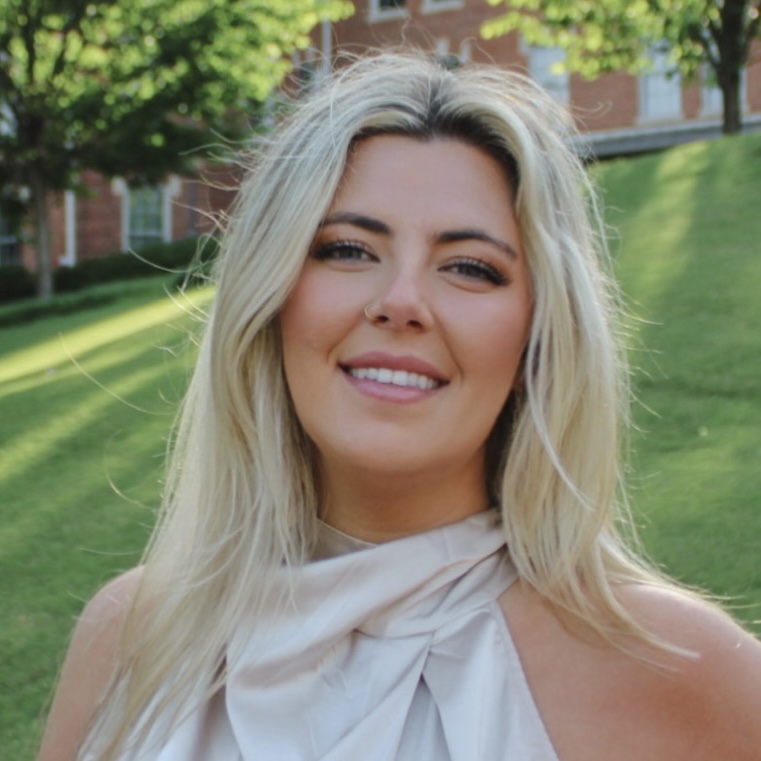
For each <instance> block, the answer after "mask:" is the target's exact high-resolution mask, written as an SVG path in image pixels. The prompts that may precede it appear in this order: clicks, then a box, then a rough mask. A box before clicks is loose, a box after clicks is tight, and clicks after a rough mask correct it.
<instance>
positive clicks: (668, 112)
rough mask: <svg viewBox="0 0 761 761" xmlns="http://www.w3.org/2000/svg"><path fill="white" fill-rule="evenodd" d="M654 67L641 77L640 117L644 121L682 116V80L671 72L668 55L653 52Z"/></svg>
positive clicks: (668, 119) (666, 119)
mask: <svg viewBox="0 0 761 761" xmlns="http://www.w3.org/2000/svg"><path fill="white" fill-rule="evenodd" d="M650 58H651V60H652V62H653V63H652V67H651V68H650V69H649V70H648V71H646V72H645V73H644V74H642V75H641V76H640V78H639V118H640V121H642V122H659V121H674V120H676V119H681V118H682V80H681V77H680V76H679V75H678V74H672V73H671V66H670V65H669V61H668V55H667V53H665V52H661V51H654V52H651V54H650Z"/></svg>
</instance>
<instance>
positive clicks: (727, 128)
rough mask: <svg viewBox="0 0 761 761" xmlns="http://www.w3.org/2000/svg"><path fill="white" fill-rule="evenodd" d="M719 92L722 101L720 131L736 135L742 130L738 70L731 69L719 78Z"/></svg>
mask: <svg viewBox="0 0 761 761" xmlns="http://www.w3.org/2000/svg"><path fill="white" fill-rule="evenodd" d="M720 84H721V94H722V98H723V101H724V121H723V124H722V127H721V131H722V132H723V133H724V134H725V135H736V134H737V133H738V132H741V131H742V113H741V110H740V72H739V71H731V72H728V73H727V74H726V75H725V76H724V77H722V78H721V82H720Z"/></svg>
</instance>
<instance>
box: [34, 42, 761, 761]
mask: <svg viewBox="0 0 761 761" xmlns="http://www.w3.org/2000/svg"><path fill="white" fill-rule="evenodd" d="M572 134H573V132H572V129H571V126H570V124H569V121H568V119H567V116H566V115H565V113H564V112H563V111H562V109H561V108H560V107H558V106H556V105H555V104H554V103H553V101H552V100H551V99H550V98H548V97H547V96H545V95H544V94H543V93H542V92H541V91H540V90H539V89H538V88H536V87H535V86H533V85H531V84H530V83H529V82H528V81H525V80H524V79H522V78H520V77H518V76H516V75H514V74H508V73H505V72H500V71H497V70H493V69H469V68H463V69H458V70H455V71H447V70H445V69H443V68H440V67H438V66H437V65H436V64H434V63H431V62H428V61H425V60H423V59H421V58H420V57H417V56H405V55H397V54H386V55H382V56H379V57H375V58H371V59H367V60H362V61H359V62H357V63H356V64H354V65H353V66H351V67H349V68H348V69H346V70H344V71H342V72H341V73H340V74H339V75H338V76H337V78H336V80H335V82H334V83H333V84H332V86H330V87H328V88H326V89H324V90H323V91H322V92H320V93H319V94H318V95H316V96H315V97H313V98H312V99H311V100H310V101H309V102H307V103H305V104H303V105H302V106H301V107H300V108H299V109H298V111H297V112H296V113H295V114H294V115H293V116H292V117H291V118H290V120H289V121H288V122H287V123H286V124H285V125H284V126H283V127H282V128H281V129H280V131H279V132H278V134H277V136H276V138H275V139H274V140H273V142H272V145H271V146H270V147H269V149H268V150H267V151H266V152H264V153H263V155H262V156H261V157H259V159H258V161H257V163H256V167H255V169H254V170H253V172H252V173H251V175H250V177H249V178H248V180H247V181H246V182H245V184H244V187H243V189H242V191H241V195H240V199H239V202H238V205H237V209H236V210H235V214H234V217H233V220H232V223H231V225H230V228H229V230H228V231H227V234H226V238H225V242H224V245H223V254H222V259H221V264H220V269H219V273H218V274H219V277H218V294H217V298H216V303H215V306H214V308H213V311H212V315H211V318H210V322H209V325H208V328H207V331H206V335H205V338H204V340H203V343H202V346H201V350H200V356H199V360H198V365H197V368H196V372H195V374H194V377H193V380H192V383H191V387H190V390H189V392H188V396H187V399H186V402H185V405H184V410H183V413H182V416H181V419H180V424H179V429H178V436H177V442H176V446H175V453H174V460H173V467H172V470H171V474H170V475H171V477H170V480H169V483H168V489H167V497H166V504H165V509H164V512H163V515H162V519H161V521H160V522H159V526H158V528H157V530H156V533H155V535H154V538H153V540H152V543H151V546H150V547H149V550H148V553H147V556H146V561H145V564H144V565H143V566H142V567H140V568H138V569H135V570H133V571H130V572H128V573H127V574H126V575H124V576H122V577H120V578H119V579H117V580H116V581H114V582H112V583H111V584H110V585H108V586H107V587H106V588H105V589H104V590H102V591H101V592H100V593H99V594H98V595H96V597H95V598H94V599H93V600H92V601H91V603H90V604H89V605H88V607H87V609H86V610H85V612H84V614H83V616H82V618H81V620H80V622H79V625H78V627H77V629H76V631H75V634H74V637H73V641H72V644H71V648H70V652H69V655H68V657H67V661H66V664H65V666H64V669H63V674H62V677H61V682H60V685H59V688H58V693H57V696H56V699H55V701H54V705H53V708H52V711H51V715H50V718H49V722H48V728H47V732H46V736H45V739H44V741H43V748H42V751H41V754H40V761H51V760H52V759H56V760H57V759H61V760H63V759H65V760H67V761H68V759H74V758H79V759H98V760H99V761H100V760H101V759H102V760H106V759H141V760H142V761H147V759H159V760H160V761H170V760H171V761H178V760H179V759H183V760H184V759H215V760H216V759H225V760H226V759H231V760H237V759H246V761H248V759H252V758H257V759H259V758H263V759H278V761H281V760H282V759H307V760H308V759H330V760H331V761H349V759H352V760H353V759H357V758H366V759H402V760H409V759H437V761H438V760H439V759H442V760H445V759H453V761H473V759H520V760H521V761H534V760H536V761H558V760H560V761H576V760H577V759H584V761H596V760H597V759H600V760H602V759H604V760H605V761H610V759H616V761H630V760H631V761H633V760H634V759H638V760H641V759H648V761H658V760H659V759H663V760H664V761H666V760H667V759H668V761H673V760H674V759H680V758H685V759H688V758H689V759H690V760H691V761H695V760H696V759H703V758H705V759H711V760H712V761H715V760H716V759H730V758H731V759H733V760H734V761H743V760H746V759H747V760H750V759H759V758H761V751H759V749H760V748H761V723H759V722H758V721H757V716H758V715H759V712H760V711H761V646H760V645H759V643H757V642H756V641H755V640H754V639H753V638H752V637H751V636H750V635H749V634H747V633H746V632H744V631H742V630H741V629H740V628H739V627H738V626H737V625H736V624H735V623H734V622H732V621H731V620H730V619H729V618H728V617H727V616H725V615H724V614H723V613H721V612H719V611H718V610H716V609H715V608H714V607H712V606H711V605H709V604H707V603H705V602H702V601H701V600H699V599H697V598H695V597H694V596H692V595H689V594H687V593H685V592H683V591H680V590H678V589H676V588H674V587H673V586H672V585H670V584H669V583H667V582H665V581H664V580H662V579H660V578H659V577H657V576H656V575H655V574H654V573H653V572H651V571H650V570H648V569H647V568H646V567H645V566H644V565H643V564H642V563H641V562H640V561H639V560H637V558H636V557H635V556H634V555H633V554H631V553H630V552H629V551H628V550H627V549H626V547H625V545H624V543H623V542H622V541H621V539H620V538H619V536H618V533H617V529H616V525H617V522H618V521H619V519H620V515H619V514H618V513H620V509H619V508H618V507H617V504H616V503H617V500H618V495H619V494H620V491H619V486H620V484H619V475H620V474H619V462H618V425H619V420H620V418H621V415H622V411H623V408H624V406H625V402H626V388H625V383H624V380H623V379H624V371H623V364H622V357H621V355H620V352H619V350H618V346H617V337H616V331H615V300H614V299H613V298H612V297H611V288H610V283H609V282H608V278H607V276H606V274H605V269H604V266H603V265H602V263H604V259H603V258H602V253H603V252H602V251H601V248H602V236H601V234H600V231H599V227H598V226H597V224H596V222H595V216H594V205H593V204H592V203H591V199H592V198H593V195H592V193H591V191H590V189H589V187H588V185H587V180H586V178H585V175H584V172H583V169H582V168H581V167H580V165H579V162H578V161H577V160H576V159H575V158H574V157H573V155H572V154H571V153H570V151H569V150H568V149H567V147H566V146H567V144H568V141H569V139H570V138H571V137H572ZM590 209H591V213H590V211H589V210H590ZM507 548H509V553H508V550H507Z"/></svg>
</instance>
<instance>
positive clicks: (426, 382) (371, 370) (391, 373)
mask: <svg viewBox="0 0 761 761" xmlns="http://www.w3.org/2000/svg"><path fill="white" fill-rule="evenodd" d="M348 372H349V375H351V376H352V377H353V378H359V379H360V380H365V379H366V380H372V381H377V382H378V383H387V384H390V385H392V386H402V387H404V388H419V389H423V390H425V391H430V390H431V389H433V388H436V387H437V386H439V385H441V384H440V382H439V381H437V380H436V379H434V378H429V377H428V376H426V375H418V374H417V373H408V372H407V371H406V370H389V369H388V368H387V367H349V368H348Z"/></svg>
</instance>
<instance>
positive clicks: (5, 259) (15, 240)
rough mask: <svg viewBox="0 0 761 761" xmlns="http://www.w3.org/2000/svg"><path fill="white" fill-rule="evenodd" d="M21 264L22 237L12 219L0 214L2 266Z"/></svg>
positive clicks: (0, 260) (0, 261) (0, 257)
mask: <svg viewBox="0 0 761 761" xmlns="http://www.w3.org/2000/svg"><path fill="white" fill-rule="evenodd" d="M12 264H21V238H19V235H18V229H17V228H16V225H14V224H13V223H12V221H11V220H10V219H9V218H8V217H5V216H2V215H0V266H2V267H8V266H9V265H12Z"/></svg>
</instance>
